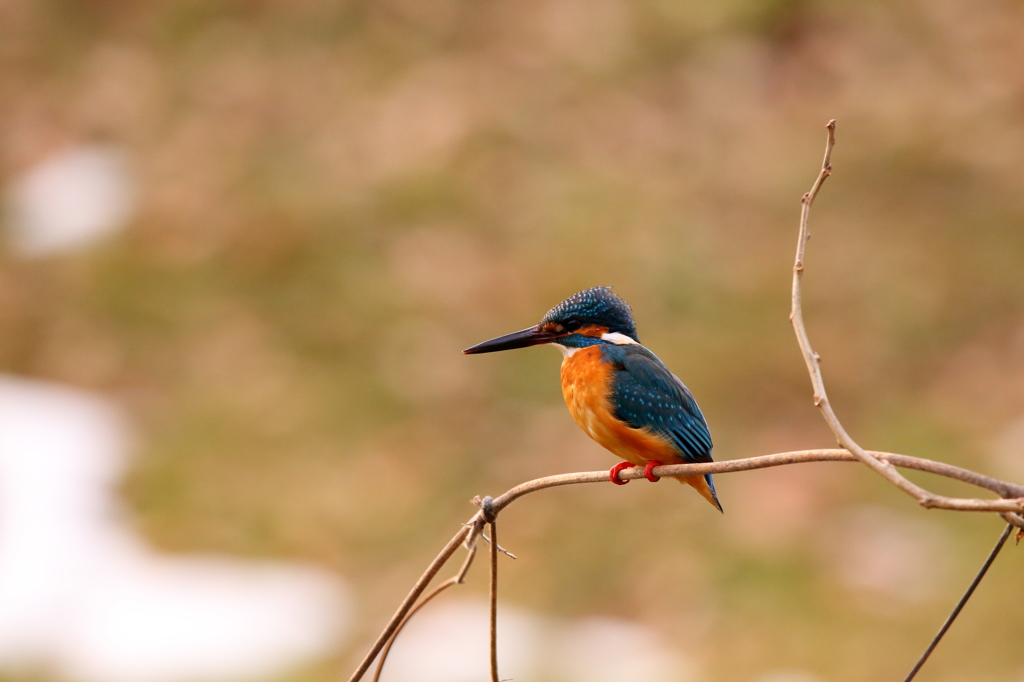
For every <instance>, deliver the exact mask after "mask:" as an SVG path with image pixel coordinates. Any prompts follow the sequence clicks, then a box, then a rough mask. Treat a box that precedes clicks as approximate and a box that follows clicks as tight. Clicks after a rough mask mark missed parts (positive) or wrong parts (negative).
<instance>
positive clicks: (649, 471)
mask: <svg viewBox="0 0 1024 682" xmlns="http://www.w3.org/2000/svg"><path fill="white" fill-rule="evenodd" d="M663 464H664V462H659V461H658V460H656V459H652V460H651V461H649V462H648V463H647V464H645V465H644V478H646V479H647V480H648V481H650V482H651V483H657V482H658V481H660V480H661V476H655V475H654V467H660V466H662V465H663Z"/></svg>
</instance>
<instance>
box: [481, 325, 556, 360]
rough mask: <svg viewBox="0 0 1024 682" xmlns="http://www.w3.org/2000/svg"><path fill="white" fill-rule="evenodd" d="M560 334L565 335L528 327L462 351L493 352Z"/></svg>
mask: <svg viewBox="0 0 1024 682" xmlns="http://www.w3.org/2000/svg"><path fill="white" fill-rule="evenodd" d="M562 336H565V334H554V333H552V332H546V331H541V329H540V328H539V327H530V328H529V329H523V330H522V331H518V332H512V333H511V334H505V336H499V337H498V338H496V339H491V340H490V341H484V342H483V343H478V344H476V345H475V346H473V347H472V348H467V349H466V350H464V351H462V352H463V353H465V354H466V355H475V354H477V353H493V352H494V351H498V350H512V349H513V348H526V347H527V346H538V345H540V344H542V343H551V342H552V341H554V340H555V339H557V338H560V337H562Z"/></svg>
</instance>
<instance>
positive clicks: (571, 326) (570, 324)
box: [563, 318, 580, 332]
mask: <svg viewBox="0 0 1024 682" xmlns="http://www.w3.org/2000/svg"><path fill="white" fill-rule="evenodd" d="M563 326H564V327H565V330H566V331H567V332H574V331H576V330H577V329H579V328H580V321H579V320H577V319H576V318H571V319H568V320H566V321H565V324H564V325H563Z"/></svg>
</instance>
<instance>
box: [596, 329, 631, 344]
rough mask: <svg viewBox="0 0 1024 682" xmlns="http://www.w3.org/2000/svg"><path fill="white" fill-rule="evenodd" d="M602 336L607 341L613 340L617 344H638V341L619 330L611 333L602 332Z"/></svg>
mask: <svg viewBox="0 0 1024 682" xmlns="http://www.w3.org/2000/svg"><path fill="white" fill-rule="evenodd" d="M601 338H602V339H604V340H605V341H611V342H612V343H614V344H615V345H616V346H628V345H629V344H634V345H636V341H634V340H633V339H631V338H629V337H628V336H626V335H625V334H620V333H619V332H611V333H608V334H601Z"/></svg>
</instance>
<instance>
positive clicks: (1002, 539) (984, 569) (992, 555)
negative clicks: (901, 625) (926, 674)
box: [903, 523, 1013, 682]
mask: <svg viewBox="0 0 1024 682" xmlns="http://www.w3.org/2000/svg"><path fill="white" fill-rule="evenodd" d="M1011 530H1013V524H1012V523H1008V524H1006V529H1005V530H1004V531H1003V534H1002V535H1000V536H999V539H998V540H996V546H995V547H993V548H992V551H991V552H989V555H988V558H987V559H985V563H984V564H982V565H981V570H980V571H978V575H976V576H974V580H972V581H971V585H970V587H968V588H967V591H966V592H964V596H962V597H960V601H958V602H957V604H956V606H954V607H953V612H952V613H950V614H949V617H948V618H946V622H945V623H943V624H942V627H941V628H939V632H938V634H936V635H935V637H934V638H933V639H932V641H931V644H929V645H928V648H927V649H925V650H924V653H923V654H921V658H919V659H917V663H916V664H914V668H913V669H912V670H911V671H910V674H909V675H907V677H906V679H905V680H903V682H911V680H913V679H914V678H915V677H917V673H918V671H919V670H921V666H923V665H924V664H925V661H927V660H928V657H929V656H931V655H932V652H933V651H935V647H937V646H938V645H939V642H940V641H942V637H943V636H944V635H945V634H946V631H947V630H949V626H950V625H952V624H953V621H954V620H956V617H957V616H959V615H960V611H962V610H963V608H964V605H966V604H967V600H968V599H970V598H971V595H972V594H974V590H976V589H977V588H978V585H979V584H980V583H981V579H982V578H984V577H985V574H986V573H988V569H989V568H990V567H991V566H992V562H993V561H995V560H996V557H997V556H999V552H1000V550H1002V548H1003V545H1005V544H1006V539H1007V538H1008V537H1010V531H1011Z"/></svg>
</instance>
